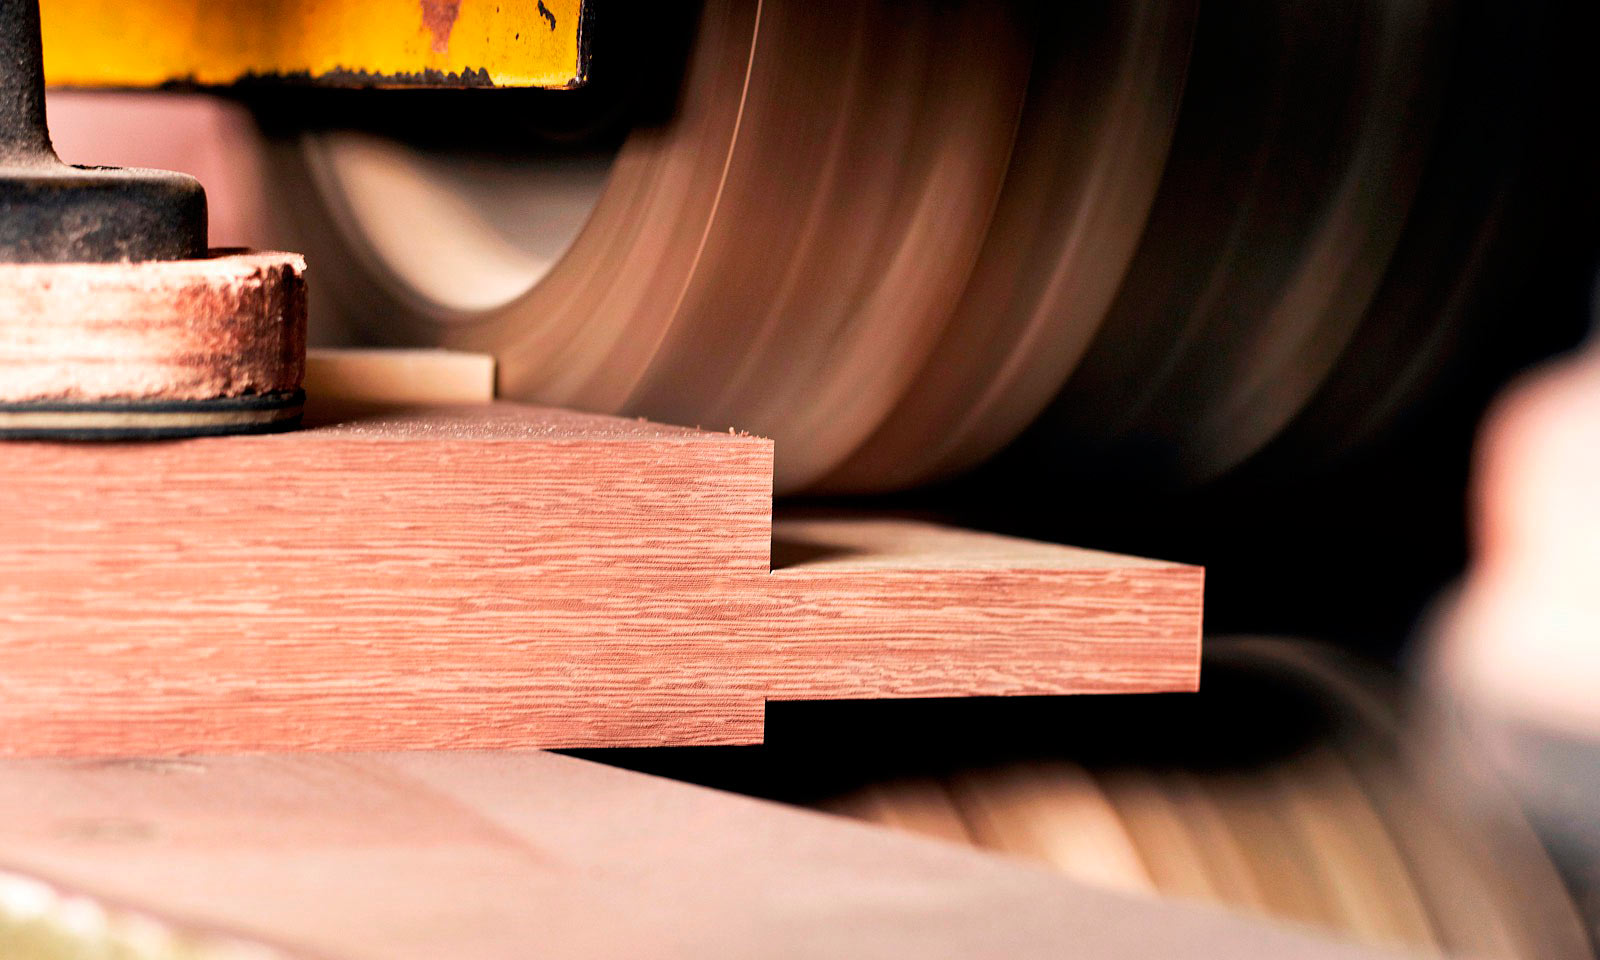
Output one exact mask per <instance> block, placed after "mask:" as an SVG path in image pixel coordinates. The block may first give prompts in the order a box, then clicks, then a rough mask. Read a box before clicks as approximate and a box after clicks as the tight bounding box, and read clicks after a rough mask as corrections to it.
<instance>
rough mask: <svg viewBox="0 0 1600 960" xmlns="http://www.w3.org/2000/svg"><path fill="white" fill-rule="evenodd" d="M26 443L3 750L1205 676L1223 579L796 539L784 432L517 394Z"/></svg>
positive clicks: (613, 742) (1086, 688) (702, 711)
mask: <svg viewBox="0 0 1600 960" xmlns="http://www.w3.org/2000/svg"><path fill="white" fill-rule="evenodd" d="M4 452H5V454H6V458H7V459H6V464H5V474H6V482H5V484H3V485H0V542H4V543H6V544H7V545H8V548H9V549H8V550H6V551H4V552H3V553H0V622H3V623H4V634H3V635H0V752H5V753H11V754H59V755H107V754H114V755H128V754H167V753H187V752H196V751H258V750H349V749H390V748H394V749H416V748H446V747H448V748H469V747H480V748H487V747H529V746H538V747H551V748H553V747H585V746H654V745H686V744H739V743H756V742H760V740H761V738H762V727H763V720H764V712H765V704H766V702H767V701H769V700H810V699H853V698H878V697H958V696H998V695H1027V694H1063V693H1116V692H1127V693H1132V692H1153V691H1175V690H1190V689H1193V688H1194V687H1195V686H1196V684H1197V682H1198V670H1199V646H1200V618H1201V591H1202V577H1203V574H1202V571H1201V570H1200V569H1198V568H1195V567H1188V566H1184V565H1181V564H1172V563H1163V562H1159V561H1151V560H1141V559H1136V558H1130V557H1121V556H1116V555H1113V554H1103V553H1094V552H1090V551H1082V550H1076V549H1073V548H1069V547H1061V546H1050V545H1043V544H1034V543H1028V542H1026V541H1018V540H1014V539H1009V538H1004V537H996V536H991V535H987V534H974V533H969V532H962V531H953V530H948V529H943V528H938V527H934V526H930V525H926V524H917V523H914V522H910V521H889V520H871V519H862V518H831V519H828V518H809V519H797V520H794V521H786V522H782V523H779V524H778V525H777V526H776V527H774V525H773V524H772V522H771V503H772V501H771V483H772V445H771V443H770V442H769V441H766V440H763V439H760V438H757V437H750V436H746V435H738V434H724V433H709V432H704V431H697V430H687V429H681V428H676V427H663V426H659V425H656V424H649V423H643V422H640V421H634V420H623V419H617V418H611V417H596V416H589V415H585V414H576V413H570V412H565V411H556V410H546V409H541V408H535V407H526V406H521V405H516V404H495V405H492V406H479V407H464V408H444V409H436V410H419V411H409V412H404V411H401V412H391V413H388V414H385V415H382V416H377V417H372V418H368V419H364V420H358V421H352V422H348V423H343V424H339V425H334V426H329V427H324V428H318V429H312V430H305V431H301V432H299V433H295V434H285V435H279V436H264V437H231V438H217V439H197V440H191V441H183V442H176V443H166V444H150V445H132V444H120V445H119V444H101V445H69V444H42V443H29V444H17V445H12V446H8V447H6V448H5V451H4ZM774 540H776V542H777V544H778V549H779V553H780V556H781V557H782V558H784V559H785V560H786V561H788V563H787V565H785V566H782V567H781V568H779V569H777V570H776V571H774V570H772V569H771V568H770V566H769V558H770V555H771V553H770V552H771V549H772V543H773V542H774Z"/></svg>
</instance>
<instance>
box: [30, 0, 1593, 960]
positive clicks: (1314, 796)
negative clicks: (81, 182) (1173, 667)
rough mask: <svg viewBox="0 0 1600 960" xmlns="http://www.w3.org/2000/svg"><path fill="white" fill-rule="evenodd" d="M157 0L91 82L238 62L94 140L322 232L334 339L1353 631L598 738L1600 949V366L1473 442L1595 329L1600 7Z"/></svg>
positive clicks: (1145, 873)
mask: <svg viewBox="0 0 1600 960" xmlns="http://www.w3.org/2000/svg"><path fill="white" fill-rule="evenodd" d="M123 6H124V5H122V4H115V5H113V4H109V3H105V2H101V0H44V3H43V11H44V25H45V34H46V49H47V71H48V72H49V74H50V77H51V79H52V80H54V81H56V82H58V83H60V84H63V85H66V86H73V87H79V88H83V87H94V86H107V85H110V86H150V85H155V84H159V83H164V82H169V81H171V82H176V83H177V84H178V85H180V86H194V85H196V84H198V85H201V86H206V87H216V88H218V89H216V90H213V91H211V93H208V94H204V95H202V94H197V93H193V92H188V93H163V94H121V93H101V92H86V91H84V90H81V89H80V90H68V91H59V92H57V93H56V94H55V95H53V99H52V101H51V110H52V126H53V130H54V132H55V135H56V139H57V143H58V147H59V149H60V152H61V153H62V154H63V156H65V157H67V158H68V159H80V158H83V159H87V158H94V159H96V160H107V161H112V162H118V163H127V164H141V165H150V166H159V167H166V168H173V169H179V170H184V171H186V172H190V173H193V174H196V175H197V176H199V177H200V178H201V179H202V180H203V181H204V182H205V183H206V185H207V187H208V190H209V192H210V196H211V198H212V224H211V228H212V233H213V237H214V238H215V239H216V241H217V242H218V243H221V244H241V245H244V244H248V245H253V246H262V247H280V248H285V249H296V250H304V251H305V252H306V253H307V256H308V259H309V262H310V263H311V264H312V271H313V276H314V282H313V286H312V289H313V297H314V300H313V310H312V320H311V323H312V337H313V340H314V341H317V342H321V343H329V344H352V343H353V344H379V345H426V346H449V347H459V348H465V349H471V350H477V351H483V352H487V353H492V354H494V355H495V357H496V358H497V360H498V369H499V383H498V390H499V392H500V394H501V395H502V396H506V397H511V398H518V399H529V400H537V401H540V402H545V403H552V404H560V405H565V406H572V407H578V408H582V409H589V410H595V411H602V412H609V413H621V414H627V415H639V416H647V417H651V418H654V419H658V420H665V421H669V422H679V423H685V424H693V425H700V426H704V427H707V428H715V429H725V428H728V427H735V428H738V429H744V430H751V431H753V432H757V433H760V434H764V435H767V436H771V437H773V438H775V439H777V440H778V441H779V446H778V450H779V451H780V453H779V457H780V459H779V463H778V485H779V492H780V493H783V494H787V495H789V496H790V497H791V498H792V499H794V500H796V501H820V502H826V503H829V504H835V505H838V504H843V505H850V506H858V505H870V506H871V507H873V508H874V509H879V510H884V509H888V510H895V511H906V512H915V513H919V514H932V515H938V516H940V517H943V518H947V519H954V520H957V521H960V522H963V523H967V524H971V525H976V526H981V527H987V528H990V529H996V530H1001V531H1005V532H1010V533H1019V534H1024V535H1027V536H1031V537H1036V538H1044V539H1058V540H1062V541H1070V542H1074V543H1078V544H1082V545H1089V546H1101V547H1107V548H1113V549H1117V550H1124V551H1130V552H1138V553H1144V554H1150V555H1157V556H1165V557H1169V558H1172V559H1176V560H1183V561H1189V562H1195V563H1202V564H1205V565H1206V566H1207V568H1208V571H1209V574H1208V576H1209V584H1208V585H1209V594H1210V598H1209V608H1210V613H1211V616H1210V625H1211V628H1212V629H1213V630H1214V631H1216V632H1217V633H1218V634H1224V633H1233V634H1237V633H1243V634H1257V635H1259V634H1274V635H1292V636H1294V637H1298V638H1309V639H1311V640H1314V641H1317V642H1318V644H1320V645H1317V646H1308V645H1307V644H1306V642H1305V641H1304V640H1295V641H1287V640H1277V641H1268V640H1260V639H1256V640H1235V641H1225V642H1223V641H1219V642H1214V643H1211V650H1212V651H1213V653H1212V654H1211V656H1212V660H1211V661H1210V662H1208V664H1207V667H1206V679H1205V681H1204V682H1205V684H1206V688H1207V689H1206V692H1205V693H1203V694H1202V695H1200V696H1199V697H1198V698H1168V697H1162V698H1134V699H1130V700H1127V701H1117V702H1096V703H1081V704H1080V703H1071V702H1065V703H1064V702H1055V701H1046V702H1038V703H1028V704H1023V705H992V706H991V705H983V704H976V705H975V704H960V705H957V704H943V705H941V704H926V705H905V704H895V705H888V706H876V707H871V708H868V707H860V706H848V705H809V706H805V707H800V706H795V707H792V708H784V709H785V711H786V712H784V713H782V717H783V718H784V720H783V722H779V720H778V719H777V717H778V714H776V713H775V715H774V720H773V723H772V725H771V731H772V732H771V736H770V741H771V742H770V743H769V744H768V746H766V747H763V748H754V749H750V750H743V749H741V750H713V751H698V752H697V751H670V752H647V753H632V752H627V753H617V752H612V753H600V754H596V756H597V758H599V759H602V760H606V761H608V762H616V763H622V764H626V765H631V766H637V767H642V768H648V769H654V770H658V771H662V772H667V773H670V774H673V775H675V776H679V777H682V778H686V779H696V780H700V781H703V782H708V783H715V784H717V785H720V786H725V787H730V788H734V789H741V790H745V791H747V792H754V793H761V794H765V795H771V796H780V797H783V798H786V799H791V800H794V801H797V802H807V803H819V804H822V805H824V806H827V807H830V808H832V809H835V810H839V811H841V812H845V813H848V814H851V815H855V816H859V817H863V818H865V819H869V820H874V821H877V822H882V823H887V824H892V825H896V826H901V827H905V828H907V829H912V830H917V831H919V832H924V833H931V834H934V835H938V836H942V837H944V838H946V839H949V840H953V841H956V842H962V843H973V844H976V845H980V846H984V847H988V848H991V849H996V850H1001V851H1006V852H1010V853H1014V854H1019V855H1023V856H1032V857H1036V858H1040V859H1044V860H1047V861H1050V862H1052V863H1054V864H1056V865H1057V866H1059V867H1061V868H1062V869H1064V870H1067V871H1068V872H1072V873H1074V874H1075V875H1078V876H1081V877H1084V878H1087V879H1091V880H1094V881H1096V882H1102V883H1106V884H1109V885H1114V886H1118V887H1121V888H1124V889H1135V890H1141V891H1145V892H1150V893H1155V894H1160V895H1171V896H1182V897H1193V898H1202V899H1213V900H1218V901H1221V902H1225V903H1229V904H1233V905H1235V906H1238V907H1241V908H1245V909H1252V910H1257V911H1262V912H1266V913H1270V914H1274V915H1279V916H1282V917H1286V918H1289V919H1293V920H1297V921H1302V922H1306V923H1311V924H1315V925H1321V926H1324V927H1330V928H1333V929H1337V930H1340V931H1343V932H1344V933H1345V934H1348V935H1351V936H1355V937H1358V938H1363V939H1368V940H1371V941H1374V942H1384V943H1392V944H1400V945H1406V946H1410V947H1412V948H1416V949H1436V950H1444V951H1452V952H1463V953H1468V954H1473V955H1480V956H1496V957H1498V956H1505V957H1512V956H1516V957H1524V956H1526V957H1533V956H1539V957H1566V956H1590V955H1592V953H1593V946H1592V941H1591V937H1592V935H1593V933H1594V930H1595V926H1594V921H1595V919H1596V918H1600V909H1597V908H1596V904H1595V903H1594V902H1592V900H1586V899H1585V898H1590V897H1592V896H1593V894H1592V892H1591V891H1592V890H1594V889H1596V886H1595V882H1594V878H1595V867H1594V864H1595V863H1596V862H1600V855H1597V845H1596V843H1595V841H1594V834H1595V832H1596V831H1594V830H1593V829H1592V828H1591V827H1590V826H1589V824H1591V823H1592V822H1593V821H1594V820H1595V819H1596V815H1597V813H1600V809H1597V807H1596V805H1595V803H1594V802H1593V800H1592V798H1593V797H1594V796H1596V795H1597V794H1596V793H1594V792H1593V791H1594V789H1595V785H1596V780H1595V769H1596V767H1595V764H1594V762H1593V757H1594V756H1595V754H1594V752H1593V745H1592V744H1593V739H1592V738H1595V737H1600V722H1596V718H1595V715H1594V712H1593V710H1592V709H1591V708H1588V707H1586V706H1585V704H1586V703H1587V700H1588V699H1589V696H1588V693H1589V692H1591V691H1593V690H1595V689H1600V687H1596V686H1595V685H1594V684H1596V683H1600V668H1597V667H1596V658H1597V654H1596V653H1595V652H1594V651H1595V650H1596V649H1600V615H1596V613H1595V607H1594V604H1595V600H1594V599H1593V596H1592V594H1593V593H1594V591H1593V590H1592V589H1591V588H1592V585H1593V584H1595V583H1596V582H1597V581H1600V554H1597V548H1596V547H1595V543H1596V542H1600V521H1597V519H1596V517H1597V512H1596V509H1597V508H1596V506H1595V504H1596V502H1597V501H1600V464H1597V462H1596V461H1595V459H1594V457H1595V454H1594V453H1593V452H1592V451H1595V450H1600V439H1597V437H1600V433H1597V432H1596V429H1595V424H1596V423H1597V422H1600V415H1597V413H1596V411H1597V410H1600V404H1596V403H1595V400H1594V398H1595V396H1596V392H1597V391H1600V387H1597V386H1596V382H1597V381H1600V376H1597V375H1596V374H1595V373H1594V370H1595V368H1594V365H1593V362H1592V361H1589V362H1587V363H1584V362H1577V363H1574V364H1571V365H1569V366H1568V367H1567V368H1566V369H1565V372H1564V373H1563V374H1559V375H1556V379H1555V380H1545V381H1542V382H1541V384H1540V385H1535V386H1532V387H1524V388H1521V392H1518V393H1515V394H1512V399H1511V400H1509V401H1506V406H1505V407H1504V408H1503V409H1504V412H1503V413H1502V414H1501V415H1500V416H1498V417H1497V418H1496V419H1495V420H1494V421H1493V423H1494V424H1495V428H1494V429H1493V430H1491V432H1490V433H1489V434H1487V438H1488V439H1487V440H1486V441H1485V442H1484V443H1483V445H1482V446H1481V447H1480V446H1478V445H1477V443H1476V441H1475V438H1476V437H1477V436H1478V433H1479V429H1480V426H1481V424H1482V423H1483V421H1484V417H1485V411H1486V410H1487V409H1488V408H1489V406H1490V404H1491V401H1492V400H1493V398H1494V397H1495V396H1496V395H1498V394H1500V393H1501V392H1502V391H1503V390H1505V389H1506V387H1507V384H1508V383H1511V382H1512V380H1513V379H1514V378H1516V377H1517V376H1519V375H1520V374H1522V372H1523V371H1525V370H1527V369H1529V368H1530V367H1531V366H1533V365H1534V364H1536V363H1538V362H1540V361H1543V360H1545V359H1546V358H1549V357H1552V356H1554V355H1556V354H1558V353H1561V352H1563V351H1566V350H1569V349H1572V348H1574V347H1575V346H1577V345H1578V344H1579V343H1580V341H1581V340H1582V338H1583V337H1584V335H1585V333H1586V331H1587V329H1588V327H1589V324H1590V317H1591V311H1592V300H1593V297H1594V289H1595V287H1594V281H1595V273H1594V269H1595V264H1596V256H1597V249H1596V237H1597V231H1596V229H1595V226H1596V219H1595V215H1596V190H1595V185H1596V183H1597V182H1600V180H1597V177H1596V172H1595V171H1596V169H1597V168H1596V163H1595V159H1596V158H1595V155H1594V152H1593V148H1592V145H1591V144H1590V143H1589V140H1588V136H1589V135H1590V131H1589V129H1588V128H1589V127H1591V126H1592V125H1593V118H1594V116H1596V106H1597V103H1596V92H1597V91H1596V84H1595V83H1594V81H1593V71H1592V70H1591V69H1590V68H1589V67H1588V66H1587V63H1588V59H1589V58H1588V53H1587V50H1586V47H1587V45H1588V43H1589V42H1590V38H1592V37H1593V36H1594V35H1595V30H1594V28H1595V24H1594V22H1593V20H1594V12H1593V10H1591V9H1587V8H1586V7H1585V6H1584V5H1569V4H1560V3H1534V4H1526V3H1509V2H1494V0H1477V2H1474V0H1406V2H1394V0H1361V2H1311V3H1291V2H1285V0H1245V2H1238V3H1232V4H1202V3H1193V2H1170V3H1156V2H1143V0H1112V2H1104V3H1100V2H1096V3H1087V4H1072V5H1057V4H1042V3H1041V4H1027V3H962V2H910V0H906V2H898V0H854V2H822V3H816V2H809V3H808V2H799V0H762V2H759V3H757V2H754V0H748V2H747V0H705V2H704V3H703V4H698V3H688V2H683V3H660V4H651V5H648V7H647V8H646V7H642V6H639V5H631V4H617V3H606V2H604V0H591V2H588V3H584V4H582V5H581V6H580V5H579V4H577V3H575V2H569V3H555V2H551V0H546V2H541V3H539V4H537V6H526V5H523V6H519V7H516V8H513V7H511V6H510V5H506V8H505V9H504V10H503V11H502V9H501V7H499V6H495V5H493V4H485V3H477V2H475V0H462V2H459V3H443V2H429V0H423V2H422V3H420V5H419V4H413V3H399V2H394V3H390V2H386V0H341V2H339V3H325V4H308V3H297V2H293V0H276V2H274V3H273V4H268V5H266V7H267V8H270V9H264V10H263V11H256V13H258V14H264V15H262V16H260V17H259V18H258V19H259V20H260V21H262V22H266V23H269V24H272V25H274V26H275V28H274V29H271V30H261V29H255V30H249V31H246V30H244V29H243V28H242V27H238V26H236V25H235V24H236V21H237V19H238V18H236V17H234V18H230V17H229V16H227V15H226V14H225V12H224V8H225V7H226V6H227V5H225V4H198V3H186V2H183V0H162V2H159V3H154V2H153V3H151V4H149V8H150V9H152V10H160V11H162V12H161V16H162V17H165V18H166V19H160V18H155V19H152V18H151V17H150V16H149V15H146V16H144V17H142V18H135V17H133V16H132V14H130V13H116V14H114V16H118V17H121V18H122V19H120V20H116V21H115V22H117V23H120V24H122V27H121V30H122V33H121V34H117V32H116V31H115V30H112V29H110V28H97V29H101V30H102V32H103V34H104V38H103V39H102V40H100V41H96V42H98V43H100V44H101V45H100V46H94V45H93V44H91V42H90V41H89V40H88V39H86V38H80V37H78V36H77V34H78V33H79V32H81V30H80V28H79V26H78V25H80V24H82V23H86V22H89V19H90V18H93V17H97V16H98V17H105V16H113V14H112V13H110V12H109V11H111V9H112V8H113V7H115V8H116V9H117V10H118V11H120V10H122V8H123ZM391 8H392V9H391ZM128 9H130V10H131V9H132V8H131V6H130V7H129V8H128ZM389 33H393V34H394V37H391V38H389V40H387V41H384V40H383V38H384V37H386V36H388V34H389ZM114 35H115V36H118V38H119V39H118V40H117V41H116V43H117V44H123V45H125V44H127V43H129V42H133V41H137V40H138V38H140V37H144V38H146V40H147V42H148V43H149V44H152V45H154V49H158V50H159V51H161V52H160V53H159V55H153V56H150V57H140V58H131V57H127V56H123V55H122V53H120V52H118V51H114V50H111V49H110V48H108V47H106V46H105V44H107V43H111V42H112V41H110V40H109V39H107V38H110V37H112V36H114ZM352 37H354V38H356V39H355V40H352V39H351V38H352ZM525 37H526V39H525ZM362 38H364V40H363V39H362ZM352 44H354V46H352ZM363 44H365V45H363ZM395 50H400V51H401V53H400V54H394V53H393V51H395ZM135 61H137V63H135ZM417 86H420V87H426V88H427V89H395V88H396V87H417ZM440 86H446V87H487V86H495V87H514V88H516V89H437V88H438V87H440ZM351 87H360V88H363V89H349V88H351ZM373 87H377V88H381V89H370V88H373ZM217 94H220V96H218V95H217ZM1552 383H1555V384H1558V386H1551V384H1552ZM1475 449H1481V450H1482V454H1481V461H1482V465H1483V466H1482V469H1481V470H1480V471H1479V472H1480V475H1481V477H1482V478H1483V479H1482V480H1481V481H1480V482H1478V483H1477V485H1476V486H1474V485H1473V484H1474V481H1473V480H1472V479H1471V477H1472V475H1473V472H1474V471H1473V463H1474V450H1475ZM1470 490H1477V491H1478V495H1477V496H1476V499H1475V500H1474V503H1475V506H1474V508H1473V510H1472V511H1469V508H1468V504H1469V491H1470ZM1539 505H1547V506H1548V509H1543V510H1541V507H1540V506H1539ZM1469 515H1470V516H1472V517H1473V518H1474V519H1473V520H1471V521H1469ZM1475 534H1476V535H1478V539H1477V542H1476V545H1475V546H1473V545H1472V544H1473V539H1474V535H1475ZM1469 563H1472V564H1474V566H1472V567H1471V570H1470V573H1469V572H1468V570H1469ZM1452 584H1462V585H1464V586H1462V587H1461V588H1460V589H1462V590H1463V591H1464V592H1463V596H1464V599H1463V600H1462V601H1461V602H1460V603H1457V602H1455V601H1454V600H1451V599H1448V598H1449V597H1450V596H1451V594H1452V592H1453V591H1455V590H1456V589H1457V588H1456V587H1453V586H1452ZM1442 597H1443V598H1447V599H1445V600H1441V599H1440V598H1442ZM1332 650H1338V651H1340V652H1339V653H1337V654H1336V653H1333V652H1331V651H1332ZM1402 678H1403V679H1402ZM1441 701H1442V702H1443V703H1444V704H1445V705H1444V706H1441ZM1463 724H1468V725H1470V726H1471V729H1472V730H1473V731H1474V733H1473V734H1472V735H1471V736H1467V737H1463V736H1462V734H1461V732H1460V730H1459V728H1460V727H1461V726H1462V725H1463ZM864 729H866V730H872V731H874V733H873V734H872V735H870V736H868V737H866V738H865V742H864V743H863V742H861V740H862V738H861V736H860V734H861V731H862V730H864ZM846 730H848V731H850V734H851V735H850V736H849V737H844V736H843V734H842V731H846ZM1173 731H1180V732H1181V733H1182V735H1181V736H1173ZM847 739H848V740H851V741H855V742H853V743H852V744H851V745H850V746H849V747H848V748H847V747H846V746H845V744H844V741H845V740H847ZM1507 780H1509V782H1510V783H1511V788H1512V789H1511V792H1509V793H1508V792H1505V789H1504V785H1505V781H1507ZM1518 791H1520V793H1519V792H1518ZM1530 815H1531V817H1532V822H1533V826H1534V827H1537V828H1538V832H1537V833H1536V832H1535V831H1534V829H1532V828H1531V827H1530V825H1529V821H1528V819H1527V817H1528V816H1530ZM1552 855H1553V860H1552ZM1574 896H1575V897H1576V903H1577V905H1578V907H1581V908H1583V909H1584V911H1585V912H1587V915H1588V917H1589V920H1588V926H1587V930H1586V929H1585V922H1584V921H1583V920H1581V919H1580V915H1579V913H1580V912H1579V911H1578V910H1577V909H1575V907H1574V899H1573V897H1574Z"/></svg>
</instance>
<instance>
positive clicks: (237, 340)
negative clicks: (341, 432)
mask: <svg viewBox="0 0 1600 960" xmlns="http://www.w3.org/2000/svg"><path fill="white" fill-rule="evenodd" d="M304 272H305V265H304V261H303V260H302V258H301V257H300V256H299V255H297V254H289V253H266V252H252V251H245V250H212V249H209V248H208V245H207V229H206V196H205V190H204V188H203V187H202V186H201V184H200V182H199V181H198V180H195V179H194V178H193V177H190V176H187V175H185V174H180V173H172V172H168V171H162V170H140V169H123V168H115V167H84V166H73V165H70V164H67V163H64V162H62V161H61V159H60V158H59V157H57V155H56V152H55V150H54V148H53V147H52V145H51V142H50V134H49V130H48V128H47V125H46V119H45V101H44V65H43V58H42V54H41V41H40V34H39V7H38V0H0V436H5V437H11V438H49V439H119V440H120V439H159V438H167V437H184V436H203V435H215V434H231V433H262V432H272V431H278V430H286V429H291V428H293V427H294V426H296V425H298V423H299V421H300V415H301V408H302V405H303V402H304V395H303V393H302V392H301V380H302V378H303V376H304V372H305V343H306V296H305V280H304Z"/></svg>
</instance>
